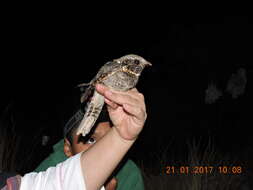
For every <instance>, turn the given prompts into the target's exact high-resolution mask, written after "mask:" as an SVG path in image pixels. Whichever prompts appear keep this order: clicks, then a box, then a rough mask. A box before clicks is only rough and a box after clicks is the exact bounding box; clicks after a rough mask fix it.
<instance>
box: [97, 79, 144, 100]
mask: <svg viewBox="0 0 253 190" xmlns="http://www.w3.org/2000/svg"><path fill="white" fill-rule="evenodd" d="M96 90H97V91H98V93H100V94H101V95H102V96H105V98H107V99H109V100H110V101H111V102H115V103H117V104H123V103H129V104H138V103H140V101H141V102H143V104H144V96H143V94H141V93H139V91H138V90H137V89H136V88H133V89H131V90H128V91H125V92H122V91H115V90H112V89H110V88H108V87H106V86H104V85H101V84H97V85H96ZM118 95H119V98H118V100H119V101H117V100H116V99H115V96H118ZM127 96H128V97H129V98H127ZM130 97H131V98H130ZM121 100H123V101H121ZM124 100H125V101H127V102H125V101H124ZM129 101H132V103H130V102H129Z"/></svg>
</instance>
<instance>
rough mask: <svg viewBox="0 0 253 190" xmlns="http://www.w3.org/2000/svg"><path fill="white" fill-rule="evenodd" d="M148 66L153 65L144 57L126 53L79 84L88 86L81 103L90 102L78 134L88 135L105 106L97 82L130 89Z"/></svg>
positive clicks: (115, 88)
mask: <svg viewBox="0 0 253 190" xmlns="http://www.w3.org/2000/svg"><path fill="white" fill-rule="evenodd" d="M146 66H152V64H151V63H150V62H149V61H147V60H146V59H144V58H143V57H141V56H139V55H135V54H129V55H125V56H122V57H120V58H117V59H113V60H112V61H108V62H107V63H105V64H104V65H103V66H102V67H101V68H100V69H99V71H98V73H97V74H96V76H95V77H94V78H93V79H92V80H91V81H90V82H89V83H82V84H79V85H78V86H77V87H79V88H84V87H86V89H85V91H84V93H83V94H82V95H81V98H80V102H81V104H83V103H85V102H88V103H87V105H86V109H85V113H84V116H83V119H82V120H81V122H80V125H79V126H78V128H77V132H76V134H77V135H80V134H82V136H85V135H87V134H88V133H89V132H90V130H91V129H92V127H93V126H94V124H95V122H96V120H97V118H98V116H99V114H100V112H101V110H102V108H103V106H104V97H103V96H102V95H100V94H99V93H98V92H97V91H96V89H95V86H96V85H97V84H102V85H105V86H107V87H109V89H113V90H116V91H127V90H130V89H132V88H134V87H135V86H136V84H137V83H138V80H139V77H140V75H141V73H142V71H143V69H144V68H145V67H146Z"/></svg>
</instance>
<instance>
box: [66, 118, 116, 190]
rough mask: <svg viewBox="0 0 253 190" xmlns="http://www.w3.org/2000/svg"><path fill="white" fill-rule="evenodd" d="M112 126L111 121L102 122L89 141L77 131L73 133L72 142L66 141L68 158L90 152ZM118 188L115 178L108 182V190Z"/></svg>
mask: <svg viewBox="0 0 253 190" xmlns="http://www.w3.org/2000/svg"><path fill="white" fill-rule="evenodd" d="M110 129H111V124H110V122H109V121H107V122H100V123H98V124H97V126H95V131H94V132H93V133H92V135H90V137H89V139H84V138H83V137H82V135H76V130H74V131H73V132H72V142H71V143H70V142H69V141H68V139H67V138H65V139H64V153H65V155H66V156H67V157H71V156H74V155H76V154H78V153H80V152H82V151H86V150H88V148H90V147H91V146H93V145H94V144H95V143H96V142H98V141H99V140H100V139H101V138H102V137H103V136H104V135H105V134H106V133H107V132H108V131H109V130H110ZM116 187H117V180H116V178H115V177H113V178H111V179H109V180H107V183H106V184H105V189H106V190H115V189H116Z"/></svg>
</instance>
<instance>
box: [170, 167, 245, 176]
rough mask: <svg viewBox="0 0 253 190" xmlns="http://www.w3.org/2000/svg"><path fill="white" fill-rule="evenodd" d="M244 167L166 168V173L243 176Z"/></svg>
mask: <svg viewBox="0 0 253 190" xmlns="http://www.w3.org/2000/svg"><path fill="white" fill-rule="evenodd" d="M242 172H243V168H242V166H166V167H165V173H166V174H168V175H173V174H212V173H220V174H241V173H242Z"/></svg>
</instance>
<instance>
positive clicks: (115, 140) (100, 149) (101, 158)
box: [81, 127, 134, 190]
mask: <svg viewBox="0 0 253 190" xmlns="http://www.w3.org/2000/svg"><path fill="white" fill-rule="evenodd" d="M133 143H134V140H125V139H123V138H122V137H121V136H120V135H119V134H118V132H117V131H116V129H115V128H114V127H113V128H112V129H111V130H110V131H109V132H108V133H107V134H106V135H105V136H104V137H103V138H102V139H101V140H100V141H98V142H97V143H96V144H95V145H94V146H93V147H92V148H90V149H88V150H87V151H86V152H84V153H83V154H82V156H81V165H82V170H83V174H84V180H85V183H86V188H87V189H88V190H96V189H100V187H101V186H102V185H103V184H104V183H105V181H106V180H107V178H108V176H109V175H110V174H111V173H112V172H113V170H114V169H115V168H116V166H117V165H118V163H119V162H120V160H121V159H122V158H123V156H124V155H125V154H126V152H127V151H128V150H129V148H130V147H131V146H132V144H133ZM94 161H95V162H94ZM98 173H99V175H98Z"/></svg>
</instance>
